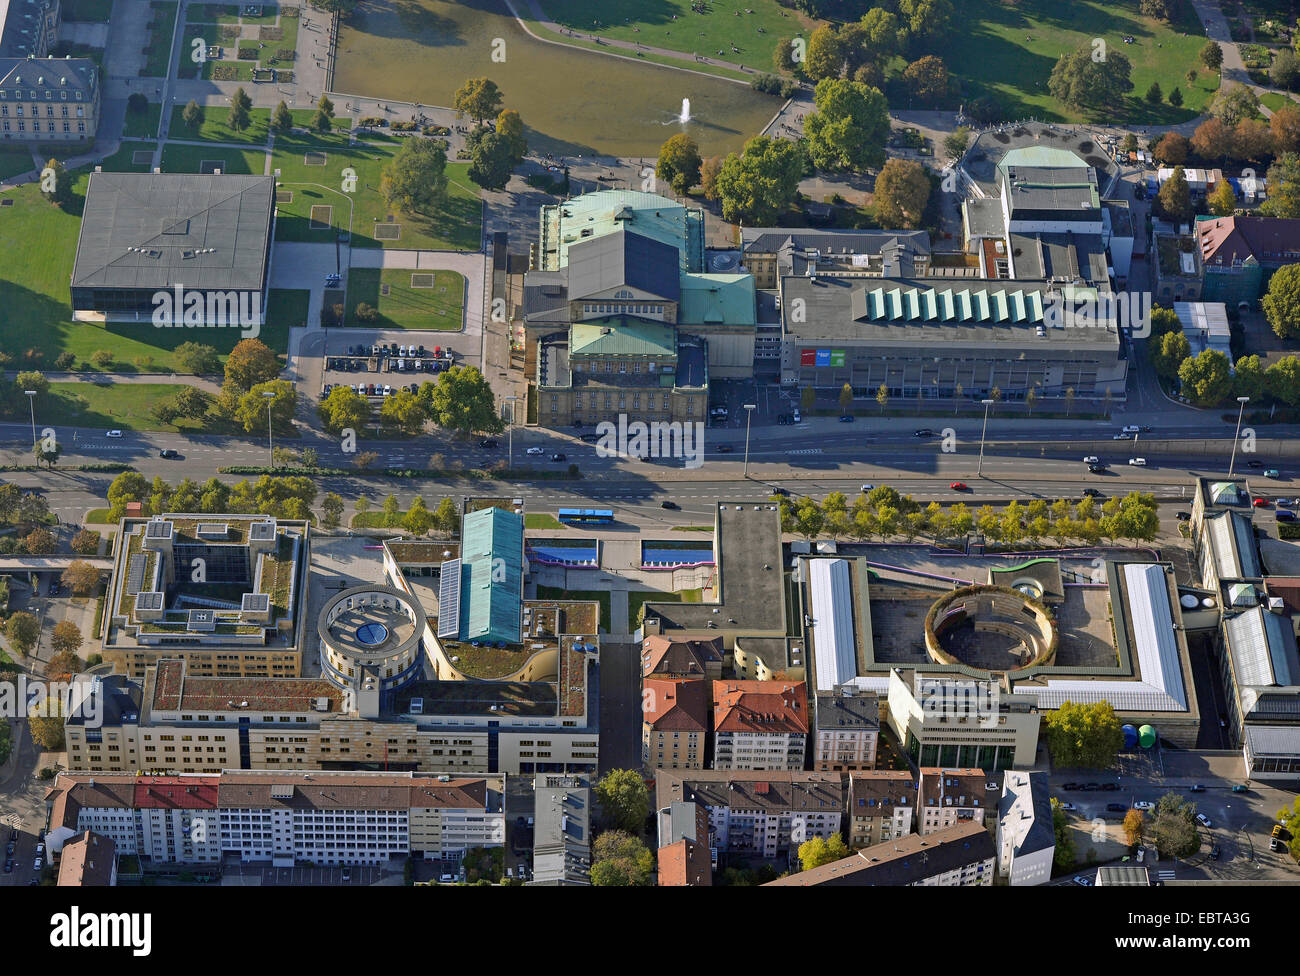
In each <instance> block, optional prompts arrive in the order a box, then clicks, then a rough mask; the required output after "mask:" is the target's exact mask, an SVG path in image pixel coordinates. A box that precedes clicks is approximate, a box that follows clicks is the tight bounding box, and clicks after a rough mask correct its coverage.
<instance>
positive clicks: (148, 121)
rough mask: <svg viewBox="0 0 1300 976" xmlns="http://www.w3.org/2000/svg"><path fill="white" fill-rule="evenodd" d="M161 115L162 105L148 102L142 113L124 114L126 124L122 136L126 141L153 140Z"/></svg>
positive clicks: (156, 133)
mask: <svg viewBox="0 0 1300 976" xmlns="http://www.w3.org/2000/svg"><path fill="white" fill-rule="evenodd" d="M161 115H162V105H161V104H159V103H158V102H150V103H149V104H148V105H146V106H145V109H144V111H143V112H139V113H136V112H130V111H128V112H127V113H126V123H125V125H124V126H123V128H122V135H123V136H124V137H125V138H127V139H154V138H156V137H157V135H158V118H159V116H161Z"/></svg>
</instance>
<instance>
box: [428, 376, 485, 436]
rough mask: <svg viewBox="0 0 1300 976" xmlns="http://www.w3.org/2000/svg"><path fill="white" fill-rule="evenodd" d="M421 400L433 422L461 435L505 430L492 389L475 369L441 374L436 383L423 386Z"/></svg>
mask: <svg viewBox="0 0 1300 976" xmlns="http://www.w3.org/2000/svg"><path fill="white" fill-rule="evenodd" d="M420 399H421V400H422V401H424V405H425V411H426V413H427V414H428V417H429V419H430V420H432V421H433V422H434V423H435V424H437V425H438V426H439V427H442V428H444V429H446V430H454V431H456V432H457V433H459V434H461V435H462V436H468V435H469V434H471V433H475V432H482V433H486V434H499V433H500V432H501V431H502V430H504V429H505V425H504V424H503V423H502V422H501V418H500V417H499V416H498V415H497V412H496V401H495V399H494V397H493V395H492V387H491V386H490V385H489V384H488V382H487V380H486V379H484V378H483V374H482V373H480V372H479V370H478V367H476V366H453V367H451V369H449V370H447V371H446V372H443V373H440V374H439V375H438V382H437V383H425V384H424V385H423V386H421V387H420Z"/></svg>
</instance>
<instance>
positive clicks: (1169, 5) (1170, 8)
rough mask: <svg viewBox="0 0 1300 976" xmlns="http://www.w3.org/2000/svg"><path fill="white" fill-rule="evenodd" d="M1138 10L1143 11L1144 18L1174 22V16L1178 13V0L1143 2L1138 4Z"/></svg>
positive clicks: (1150, 0) (1144, 0)
mask: <svg viewBox="0 0 1300 976" xmlns="http://www.w3.org/2000/svg"><path fill="white" fill-rule="evenodd" d="M1138 9H1139V10H1141V11H1142V15H1143V16H1144V17H1154V18H1155V19H1156V20H1165V21H1168V20H1173V18H1174V14H1175V13H1177V11H1178V0H1142V2H1141V3H1140V4H1138Z"/></svg>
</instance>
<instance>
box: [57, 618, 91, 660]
mask: <svg viewBox="0 0 1300 976" xmlns="http://www.w3.org/2000/svg"><path fill="white" fill-rule="evenodd" d="M84 643H85V638H84V637H82V636H81V631H80V630H79V629H78V627H77V625H76V624H74V623H73V622H72V621H71V620H60V621H59V622H58V623H57V624H55V625H54V630H53V632H52V633H51V634H50V647H51V649H53V651H54V652H55V653H56V654H76V652H77V651H78V650H80V649H81V645H82V644H84Z"/></svg>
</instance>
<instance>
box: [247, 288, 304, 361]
mask: <svg viewBox="0 0 1300 976" xmlns="http://www.w3.org/2000/svg"><path fill="white" fill-rule="evenodd" d="M310 305H311V292H309V291H307V290H306V289H301V290H299V289H296V288H293V289H290V288H272V289H271V291H270V294H268V295H267V296H266V325H265V326H263V327H262V332H263V335H261V336H259V337H258V338H260V339H261V340H262V341H263V342H265V343H266V344H267V345H268V346H270V347H271V348H272V349H274V350H275V351H276V352H280V353H283V352H287V351H288V349H289V331H288V330H289V329H292V328H296V327H297V326H300V325H306V324H307V310H308V308H309V306H310ZM268 333H269V335H268ZM282 333H283V334H282Z"/></svg>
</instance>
